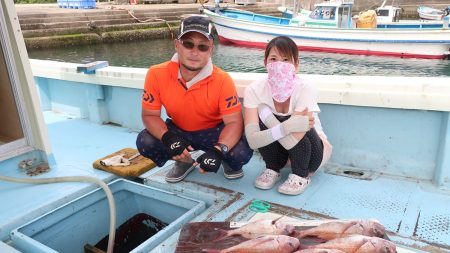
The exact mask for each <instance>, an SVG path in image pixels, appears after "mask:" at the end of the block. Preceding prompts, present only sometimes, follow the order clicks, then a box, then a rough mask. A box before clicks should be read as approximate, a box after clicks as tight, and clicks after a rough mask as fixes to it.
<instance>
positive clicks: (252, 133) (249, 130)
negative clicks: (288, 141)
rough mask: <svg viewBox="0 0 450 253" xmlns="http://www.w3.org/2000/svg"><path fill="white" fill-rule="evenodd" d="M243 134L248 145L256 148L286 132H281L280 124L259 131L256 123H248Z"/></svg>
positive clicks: (267, 143) (273, 140)
mask: <svg viewBox="0 0 450 253" xmlns="http://www.w3.org/2000/svg"><path fill="white" fill-rule="evenodd" d="M245 136H246V137H247V141H248V144H249V145H250V147H251V148H252V149H257V148H260V147H264V146H267V145H269V144H271V143H273V142H275V141H277V140H279V139H281V138H283V137H284V136H286V134H285V133H284V132H283V128H282V126H281V124H278V125H276V126H274V127H271V128H269V129H267V130H263V131H261V130H260V129H259V125H258V124H257V123H250V124H247V125H246V126H245Z"/></svg>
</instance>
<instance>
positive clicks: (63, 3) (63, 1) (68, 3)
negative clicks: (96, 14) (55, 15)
mask: <svg viewBox="0 0 450 253" xmlns="http://www.w3.org/2000/svg"><path fill="white" fill-rule="evenodd" d="M95 3H96V2H95V0H58V6H59V8H72V9H93V8H95Z"/></svg>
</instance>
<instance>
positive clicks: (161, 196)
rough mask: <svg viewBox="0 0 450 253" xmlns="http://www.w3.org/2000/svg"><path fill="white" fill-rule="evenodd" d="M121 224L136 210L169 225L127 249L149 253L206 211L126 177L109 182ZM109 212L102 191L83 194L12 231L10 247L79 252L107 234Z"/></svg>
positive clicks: (199, 203) (200, 203)
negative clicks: (132, 248) (131, 248)
mask: <svg viewBox="0 0 450 253" xmlns="http://www.w3.org/2000/svg"><path fill="white" fill-rule="evenodd" d="M109 186H110V188H111V191H112V192H113V196H114V199H115V202H116V211H117V221H116V224H117V225H120V224H122V223H124V222H125V221H126V220H128V219H129V218H131V217H133V216H134V215H136V214H138V213H147V214H150V215H152V216H153V217H155V218H157V219H159V220H161V221H162V222H164V223H167V224H168V226H166V227H165V228H164V229H162V230H161V231H159V232H158V233H156V234H155V235H154V236H152V237H151V238H149V239H147V240H146V241H144V242H143V243H142V244H140V245H139V246H137V247H136V248H134V250H132V251H130V252H148V251H150V250H151V249H153V248H154V247H155V246H157V245H158V244H160V243H161V242H163V241H164V240H165V239H167V238H168V237H170V236H171V235H172V234H173V233H175V232H176V231H177V230H178V229H179V228H180V227H181V226H182V225H183V224H185V223H187V222H189V221H190V220H191V219H193V218H194V217H196V216H197V215H199V214H200V213H201V212H202V211H203V210H204V209H205V203H204V202H203V201H199V200H195V199H191V198H187V197H183V196H180V195H176V194H173V193H170V192H166V191H163V190H160V189H156V188H153V187H149V186H144V185H141V184H137V183H134V182H130V181H127V180H123V179H120V180H116V181H114V182H112V183H110V184H109ZM108 214H109V211H108V204H107V200H106V196H105V194H104V192H103V191H102V190H95V191H92V192H90V193H88V194H86V195H83V196H81V197H79V198H77V199H75V200H73V201H71V202H69V203H67V204H66V205H63V206H61V207H60V208H57V209H56V210H54V211H51V212H49V213H47V214H45V215H43V216H41V217H39V218H37V219H35V220H33V221H31V222H29V223H27V224H25V225H23V226H21V227H19V228H17V229H14V230H13V231H12V232H11V240H12V241H13V244H14V247H15V248H17V249H19V250H20V251H22V252H24V253H27V252H30V253H37V252H68V253H83V252H84V250H83V247H84V246H85V245H86V244H90V245H95V244H96V243H97V242H98V241H99V240H100V239H102V238H103V237H104V236H105V235H107V234H108V233H109V231H108V226H109V215H108Z"/></svg>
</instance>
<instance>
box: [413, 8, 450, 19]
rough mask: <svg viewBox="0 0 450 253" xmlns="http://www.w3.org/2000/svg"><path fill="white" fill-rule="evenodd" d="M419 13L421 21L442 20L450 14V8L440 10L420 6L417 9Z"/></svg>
mask: <svg viewBox="0 0 450 253" xmlns="http://www.w3.org/2000/svg"><path fill="white" fill-rule="evenodd" d="M417 12H418V13H419V16H420V18H421V19H426V20H442V19H443V18H444V17H445V16H447V15H449V14H450V7H447V8H445V9H444V10H438V9H435V8H431V7H427V6H419V7H417Z"/></svg>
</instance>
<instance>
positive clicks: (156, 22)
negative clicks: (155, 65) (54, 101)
mask: <svg viewBox="0 0 450 253" xmlns="http://www.w3.org/2000/svg"><path fill="white" fill-rule="evenodd" d="M213 5H214V2H211V3H208V4H206V5H205V6H209V7H212V6H213ZM223 6H228V7H231V8H238V9H244V10H248V11H253V12H256V13H261V14H267V15H275V16H280V15H281V13H280V12H278V11H277V7H278V6H279V4H276V3H259V2H258V3H256V4H254V5H236V4H232V3H228V4H227V3H225V4H223ZM200 7H201V5H200V4H197V3H190V4H136V5H131V4H120V5H119V4H115V2H101V3H97V5H96V8H95V9H70V8H67V9H66V8H59V7H58V5H57V4H33V5H31V4H26V5H24V4H17V5H16V10H17V13H18V17H19V21H20V26H21V29H22V33H23V36H24V38H25V43H26V45H27V48H28V50H33V49H39V48H52V47H62V46H71V45H85V44H97V43H109V42H117V41H136V40H144V39H152V38H170V37H172V36H173V34H174V33H176V32H177V31H178V26H179V23H180V20H181V19H182V17H183V16H184V15H189V14H199V13H200V12H199V9H200Z"/></svg>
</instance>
